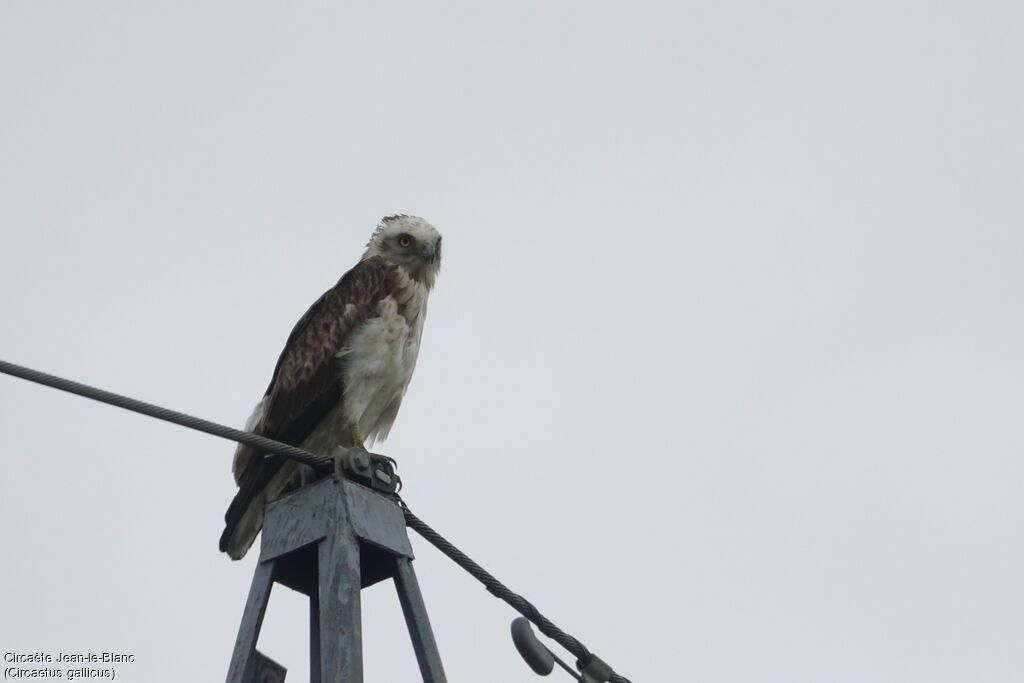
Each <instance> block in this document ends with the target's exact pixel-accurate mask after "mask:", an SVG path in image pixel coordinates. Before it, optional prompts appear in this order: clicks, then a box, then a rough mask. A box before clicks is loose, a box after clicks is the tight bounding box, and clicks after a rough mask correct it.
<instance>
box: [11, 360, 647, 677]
mask: <svg viewBox="0 0 1024 683" xmlns="http://www.w3.org/2000/svg"><path fill="white" fill-rule="evenodd" d="M0 373H3V374H6V375H12V376H14V377H20V378H21V379H25V380H28V381H30V382H35V383H36V384H42V385H44V386H48V387H52V388H54V389H59V390H61V391H66V392H68V393H71V394H76V395H78V396H84V397H85V398H90V399H92V400H94V401H99V402H101V403H106V404H109V405H112V406H116V407H118V408H124V409H125V410H131V411H132V412H136V413H141V414H142V415H148V416H149V417H155V418H156V419H158V420H164V421H165V422H172V423H174V424H177V425H181V426H182V427H188V428H189V429H195V430H196V431H200V432H205V433H206V434H212V435H213V436H219V437H220V438H222V439H227V440H229V441H236V442H239V443H244V444H246V445H249V446H253V447H254V448H258V449H260V450H261V451H265V452H267V453H275V454H278V455H283V456H285V457H286V458H291V459H293V460H296V461H297V462H301V463H303V464H305V465H312V466H313V467H325V466H329V465H331V464H332V463H333V460H332V458H329V457H327V456H323V455H316V454H315V453H310V452H309V451H304V450H302V449H301V448H296V447H295V446H289V445H288V444H285V443H281V442H280V441H275V440H273V439H268V438H266V437H263V436H259V435H258V434H253V433H251V432H244V431H242V430H239V429H232V428H231V427H226V426H224V425H222V424H218V423H216V422H210V421H209V420H204V419H202V418H199V417H195V416H193V415H187V414H185V413H179V412H177V411H175V410H170V409H168V408H163V407H161V406H157V405H153V404H152V403H146V402H144V401H139V400H137V399H134V398H129V397H127V396H122V395H121V394H115V393H114V392H112V391H105V390H103V389H97V388H96V387H91V386H89V385H87V384H81V383H79V382H74V381H72V380H69V379H64V378H63V377H57V376H56V375H50V374H47V373H45V372H40V371H38V370H33V369H31V368H26V367H24V366H21V365H16V364H14V363H8V362H7V361H4V360H0ZM395 498H396V499H397V501H398V503H399V505H401V507H402V511H403V513H404V514H405V523H406V525H407V526H408V527H409V528H410V529H412V530H414V531H415V532H416V533H418V534H419V535H420V536H422V537H423V538H424V539H426V540H427V541H428V542H429V543H430V544H431V545H433V546H434V547H435V548H437V549H438V550H440V551H441V552H442V553H444V554H445V555H446V556H447V557H448V558H449V559H451V560H452V561H453V562H455V564H457V565H459V566H460V567H462V568H463V569H464V570H466V572H468V573H469V574H470V575H471V576H473V577H474V578H475V579H476V580H478V581H480V583H482V584H483V585H484V587H485V588H487V590H488V592H490V593H491V594H492V595H494V596H495V597H497V598H500V599H501V600H504V601H505V602H506V603H508V604H509V605H510V606H511V607H512V608H513V609H515V610H516V611H517V612H519V613H520V614H522V615H523V616H524V617H526V618H527V619H529V620H530V621H531V622H533V623H534V624H535V625H536V626H537V628H539V629H540V631H541V633H543V634H544V635H546V636H548V637H549V638H551V639H552V640H554V641H555V642H557V643H558V644H559V645H561V646H562V647H564V648H565V649H566V650H568V651H569V652H571V653H572V654H573V655H574V656H575V657H576V658H577V667H578V668H579V669H580V670H582V669H583V668H585V667H586V666H588V665H589V664H590V663H591V661H593V659H594V655H593V654H592V653H591V652H590V650H588V649H587V648H586V646H584V645H583V643H581V642H580V641H578V640H577V639H576V638H574V637H572V636H571V635H569V634H568V633H566V632H565V631H563V630H562V629H560V628H558V626H556V625H555V624H554V623H552V622H551V620H550V619H548V618H547V617H545V616H544V615H543V614H541V613H540V611H539V610H538V609H537V608H536V607H534V606H533V604H532V603H530V601H529V600H527V599H526V598H524V597H523V596H521V595H519V594H518V593H515V592H513V591H512V590H510V589H509V588H508V587H507V586H506V585H505V584H503V583H502V582H501V581H498V579H496V578H494V576H493V575H492V574H491V573H490V572H488V571H487V570H485V569H484V568H483V567H481V566H480V565H479V564H477V563H476V562H474V561H473V560H472V558H470V557H469V556H468V555H466V554H465V553H463V552H462V551H461V550H459V549H458V548H456V547H455V546H454V545H453V544H452V543H451V542H450V541H448V540H447V539H446V538H445V537H444V536H442V535H441V534H439V533H437V532H436V531H434V530H433V529H432V528H431V527H430V526H429V525H428V524H427V523H426V522H424V521H423V520H421V519H420V518H419V517H417V516H416V515H414V514H413V513H412V511H411V510H410V509H409V507H408V506H407V505H406V504H405V501H404V500H402V499H401V498H400V497H399V496H398V495H397V494H396V495H395ZM607 680H608V681H610V682H611V683H630V681H629V679H627V678H624V677H623V676H620V675H619V674H617V673H615V672H612V673H611V674H610V676H609V678H608V679H607Z"/></svg>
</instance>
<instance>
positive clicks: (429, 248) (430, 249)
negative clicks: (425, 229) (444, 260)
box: [420, 244, 437, 263]
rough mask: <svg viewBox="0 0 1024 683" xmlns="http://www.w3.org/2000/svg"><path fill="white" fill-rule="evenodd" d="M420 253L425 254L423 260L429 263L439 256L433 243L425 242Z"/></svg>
mask: <svg viewBox="0 0 1024 683" xmlns="http://www.w3.org/2000/svg"><path fill="white" fill-rule="evenodd" d="M420 253H421V254H422V255H423V260H424V261H426V262H427V263H433V262H434V260H435V259H436V258H437V250H436V249H435V248H434V245H433V244H424V245H423V248H422V249H421V250H420Z"/></svg>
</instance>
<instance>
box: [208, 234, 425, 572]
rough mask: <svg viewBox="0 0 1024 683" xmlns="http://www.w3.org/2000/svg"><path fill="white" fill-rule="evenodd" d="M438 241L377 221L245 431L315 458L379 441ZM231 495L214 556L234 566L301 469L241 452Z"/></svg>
mask: <svg viewBox="0 0 1024 683" xmlns="http://www.w3.org/2000/svg"><path fill="white" fill-rule="evenodd" d="M440 267H441V236H440V235H439V234H438V232H437V230H435V229H434V227H433V226H432V225H430V224H429V223H427V222H426V221H425V220H423V219H422V218H416V217H414V216H389V217H387V218H384V219H383V220H382V221H381V222H380V225H378V226H377V229H376V231H375V232H374V233H373V235H372V236H371V237H370V242H369V244H367V249H366V253H365V254H363V258H362V259H361V260H360V261H359V263H358V264H356V266H355V267H354V268H353V269H352V270H350V271H348V272H347V273H345V275H344V276H342V278H341V280H339V281H338V284H336V285H335V286H334V287H332V288H331V289H329V290H327V292H325V293H324V295H323V296H322V297H320V298H319V299H318V300H317V301H316V303H314V304H313V305H312V306H311V307H310V309H309V310H308V311H306V314H305V315H304V316H302V319H301V320H299V322H298V323H297V324H296V325H295V329H293V330H292V333H291V335H290V336H289V337H288V342H287V343H286V344H285V347H284V351H282V352H281V357H280V358H279V359H278V361H277V367H276V368H275V369H274V375H273V377H272V378H271V380H270V386H269V387H267V392H266V394H265V395H264V397H263V400H261V401H260V402H259V403H258V404H257V406H256V410H255V411H254V412H253V414H252V416H251V417H250V418H249V421H248V422H247V423H246V429H247V430H249V431H252V432H254V433H256V434H261V435H263V436H266V437H268V438H271V439H276V440H278V441H283V442H285V443H288V444H292V445H298V446H299V447H301V448H303V449H305V450H308V451H312V452H314V453H321V454H329V453H330V452H331V451H332V450H334V449H335V448H336V447H337V446H349V447H351V446H357V447H360V448H363V447H364V445H363V442H364V440H366V441H371V440H373V439H384V438H385V437H386V436H387V434H388V431H389V430H390V429H391V425H392V423H394V421H395V416H396V415H397V414H398V407H399V406H400V405H401V403H402V396H403V395H404V394H405V390H406V388H407V387H408V386H409V380H410V379H412V372H413V369H414V368H415V367H416V356H417V355H418V353H419V349H420V336H421V334H422V333H423V319H424V317H425V316H426V313H427V295H428V294H429V293H430V290H431V288H432V287H433V286H434V280H435V278H436V277H437V272H438V270H439V268H440ZM233 470H234V475H235V483H237V484H238V493H237V494H235V498H234V500H232V501H231V505H230V506H229V507H228V511H227V513H225V515H224V521H225V522H226V526H225V528H224V533H223V534H222V535H221V537H220V549H221V550H222V551H224V552H226V553H227V554H228V555H230V556H231V558H232V559H234V560H238V559H241V558H242V557H243V556H244V555H245V553H246V551H247V550H248V549H249V546H251V545H252V542H253V540H255V538H256V534H258V533H259V532H260V529H261V528H262V527H263V506H264V505H265V504H266V503H267V502H268V501H270V500H273V499H274V498H277V497H278V496H279V495H281V494H282V493H283V492H285V491H288V490H291V489H293V488H296V487H298V486H300V485H301V484H302V483H304V481H303V480H304V479H305V478H306V477H307V475H308V472H309V470H308V468H306V467H305V466H300V465H299V464H297V463H296V462H295V461H293V460H289V459H287V458H284V457H281V456H278V455H271V454H267V453H262V452H260V451H259V450H258V449H255V448H252V447H251V446H246V445H242V444H240V445H239V446H238V449H237V450H236V451H235V460H234V468H233Z"/></svg>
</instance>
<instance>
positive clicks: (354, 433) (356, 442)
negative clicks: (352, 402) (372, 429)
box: [349, 425, 366, 451]
mask: <svg viewBox="0 0 1024 683" xmlns="http://www.w3.org/2000/svg"><path fill="white" fill-rule="evenodd" d="M349 435H350V436H351V437H352V445H353V446H355V447H356V448H359V449H362V450H364V451H365V450H366V446H364V445H363V435H362V434H360V433H359V426H358V425H352V426H351V427H350V428H349Z"/></svg>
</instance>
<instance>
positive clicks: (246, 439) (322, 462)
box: [0, 360, 332, 467]
mask: <svg viewBox="0 0 1024 683" xmlns="http://www.w3.org/2000/svg"><path fill="white" fill-rule="evenodd" d="M0 372H2V373H4V374H5V375H13V376H14V377H20V378H21V379H27V380H28V381H30V382H35V383H36V384H43V385H45V386H48V387H52V388H54V389H60V390H61V391H66V392H68V393H71V394H77V395H79V396H84V397H85V398H91V399H92V400H94V401H99V402H101V403H107V404H109V405H112V406H117V407H118V408H124V409H125V410H131V411H132V412H136V413H141V414H143V415H148V416H150V417H155V418H156V419H158V420H164V421H165V422H173V423H174V424H177V425H181V426H182V427H188V428H189V429H195V430H196V431H200V432H206V433H207V434H212V435H214V436H219V437H220V438H222V439H227V440H229V441H237V442H239V443H244V444H246V445H247V446H252V447H254V448H258V449H260V450H261V451H265V452H267V453H275V454H277V455H283V456H285V457H286V458H291V459H292V460H296V461H298V462H301V463H302V464H304V465H311V466H313V467H328V466H330V465H331V463H332V460H331V459H330V458H328V457H326V456H323V455H316V454H314V453H310V452H309V451H304V450H302V449H301V448H296V447H295V446H289V445H288V444H286V443H281V442H280V441H274V440H273V439H268V438H266V437H264V436H260V435H258V434H253V433H252V432H243V431H242V430H240V429H232V428H231V427H225V426H224V425H222V424H217V423H216V422H210V421H209V420H204V419H202V418H199V417H194V416H192V415H186V414H185V413H179V412H177V411H176V410H170V409H168V408H162V407H160V406H155V405H153V404H152V403H146V402H144V401H139V400H136V399H134V398H128V397H127V396H122V395H121V394H115V393H114V392H112V391H104V390H103V389H97V388H96V387H91V386H89V385H87V384H79V383H78V382H73V381H71V380H69V379H64V378H63V377H57V376H56V375H48V374H46V373H45V372H39V371H38V370H32V369H31V368H26V367H23V366H21V365H15V364H14V363H8V362H7V361H3V360H0Z"/></svg>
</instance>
